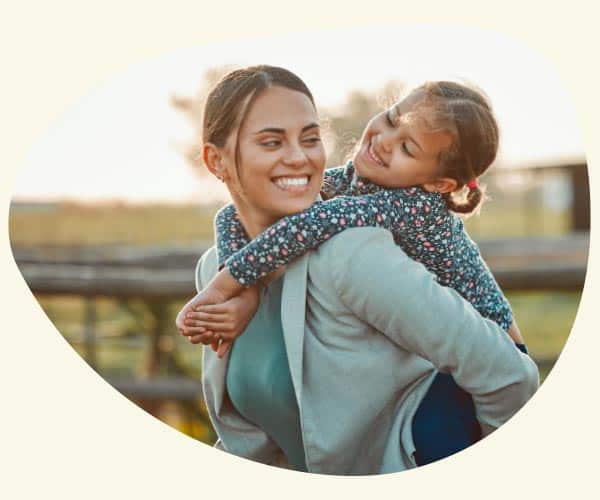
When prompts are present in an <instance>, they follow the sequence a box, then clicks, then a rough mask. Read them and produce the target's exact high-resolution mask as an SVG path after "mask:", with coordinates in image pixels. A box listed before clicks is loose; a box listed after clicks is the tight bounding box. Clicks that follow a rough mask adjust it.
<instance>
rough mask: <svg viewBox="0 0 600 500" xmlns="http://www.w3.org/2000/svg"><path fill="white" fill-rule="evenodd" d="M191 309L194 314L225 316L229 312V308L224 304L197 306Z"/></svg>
mask: <svg viewBox="0 0 600 500" xmlns="http://www.w3.org/2000/svg"><path fill="white" fill-rule="evenodd" d="M193 309H194V311H196V312H203V313H209V314H226V313H228V312H229V307H228V306H227V305H225V303H222V304H207V305H197V306H195V307H194V308H193Z"/></svg>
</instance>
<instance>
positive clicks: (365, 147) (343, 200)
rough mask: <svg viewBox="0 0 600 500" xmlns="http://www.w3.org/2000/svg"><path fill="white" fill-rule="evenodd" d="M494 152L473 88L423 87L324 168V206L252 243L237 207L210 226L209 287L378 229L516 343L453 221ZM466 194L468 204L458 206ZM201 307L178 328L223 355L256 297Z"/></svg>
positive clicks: (496, 294)
mask: <svg viewBox="0 0 600 500" xmlns="http://www.w3.org/2000/svg"><path fill="white" fill-rule="evenodd" d="M267 147H273V148H277V147H279V144H276V141H273V144H270V145H268V146H267ZM497 149H498V126H497V124H496V121H495V119H494V116H493V113H492V110H491V107H490V105H489V103H488V102H487V100H486V99H485V98H484V97H483V96H482V95H481V94H480V93H479V92H477V91H476V90H474V89H471V88H469V87H466V86H464V85H461V84H458V83H454V82H444V81H440V82H428V83H425V84H424V85H422V86H420V87H418V88H417V89H415V90H414V91H412V92H411V93H410V94H409V95H408V96H407V97H406V98H405V99H403V100H402V101H400V102H399V103H398V104H396V105H394V106H392V107H391V108H390V109H388V110H387V111H385V112H383V113H380V114H379V115H377V116H375V117H374V118H373V119H372V120H371V121H370V122H369V124H368V125H367V127H366V129H365V132H364V133H363V137H362V139H361V143H360V145H359V148H358V150H357V152H356V153H355V154H354V157H353V159H352V160H351V161H350V162H348V164H347V165H346V166H345V167H338V168H334V169H330V170H327V171H326V174H325V183H324V189H323V194H324V195H325V196H326V197H327V198H329V199H328V200H327V201H316V202H315V203H314V204H313V205H312V206H311V207H310V208H309V209H307V210H305V211H304V212H301V213H298V214H295V215H291V216H288V217H284V218H283V219H281V220H280V221H278V222H277V223H275V224H274V225H273V226H271V227H270V228H269V229H268V230H266V231H265V232H264V233H262V234H261V235H259V236H258V237H256V238H255V239H254V240H252V241H251V242H249V241H248V237H247V235H246V233H245V231H244V229H243V227H242V225H241V223H240V221H239V220H238V218H237V216H236V213H235V209H234V207H233V206H232V205H229V206H226V207H225V208H223V209H222V210H221V211H220V212H219V213H218V214H217V216H216V219H215V228H216V236H217V249H218V256H219V263H220V264H221V265H224V266H225V269H223V270H222V271H221V272H220V273H219V275H217V277H216V278H215V279H214V280H213V281H212V282H211V284H210V286H211V287H212V288H213V290H221V291H222V292H223V297H224V298H227V297H231V296H233V295H235V294H236V293H239V291H241V290H242V289H243V287H252V286H253V285H255V284H256V283H257V282H259V280H261V279H262V278H264V277H265V276H267V275H269V274H270V273H272V272H273V271H274V270H276V269H278V268H280V267H281V266H285V265H286V264H289V263H290V262H291V261H293V260H294V259H295V258H297V257H298V256H300V255H302V254H303V253H305V252H306V251H308V250H311V249H315V248H316V247H318V246H319V245H320V244H321V243H323V242H324V241H326V240H327V239H329V238H330V237H332V236H333V235H335V234H337V233H339V232H340V231H343V230H345V229H348V228H353V227H361V226H379V227H383V228H386V229H388V230H389V231H391V232H392V234H393V235H394V239H395V241H396V243H397V244H398V245H400V247H402V249H403V250H404V251H405V252H406V254H407V255H409V256H410V257H411V258H413V259H415V260H417V261H418V262H420V263H422V264H423V265H424V266H425V267H426V268H427V269H428V270H429V271H430V272H432V273H433V274H435V275H436V277H437V279H438V281H439V283H440V284H443V285H445V286H449V287H452V288H454V289H455V290H456V291H457V292H459V293H460V294H461V295H462V296H463V297H464V298H465V299H466V300H468V301H469V302H470V303H471V304H472V305H473V306H474V307H475V308H476V309H477V310H478V311H479V313H480V314H481V315H482V316H484V317H486V318H489V319H491V320H493V321H495V322H496V323H498V324H499V325H500V326H501V327H502V328H503V329H505V330H506V331H507V332H508V333H509V334H510V336H511V338H512V339H513V340H514V341H515V342H516V343H517V344H520V345H522V344H523V340H522V338H521V336H520V333H519V331H518V328H517V326H516V324H515V323H514V320H513V315H512V311H511V308H510V305H509V304H508V301H507V300H506V298H505V297H504V296H503V294H502V292H501V291H500V289H499V287H498V284H497V283H496V281H495V279H494V278H493V276H492V274H491V273H490V271H489V269H488V267H487V266H486V264H485V262H484V261H483V259H482V258H481V255H480V253H479V250H478V248H477V246H476V245H475V243H474V242H473V241H472V240H471V238H469V236H468V234H467V233H466V231H465V228H464V225H463V222H462V220H461V219H460V218H459V217H457V216H456V215H455V214H456V213H461V214H466V213H471V212H473V211H474V210H476V209H477V208H478V206H479V204H480V202H481V200H482V198H483V190H482V188H481V187H480V186H479V184H478V177H479V176H480V175H481V174H483V173H484V172H485V171H486V170H487V169H488V167H489V166H490V164H491V163H492V162H493V160H494V158H495V157H496V152H497ZM440 151H441V153H439V152H440ZM308 180H309V179H308V178H307V176H306V175H305V174H303V173H302V168H301V166H300V167H299V168H298V175H297V176H294V177H287V178H277V179H274V180H273V182H275V183H276V184H277V185H278V186H279V187H280V188H281V189H284V190H288V191H289V192H290V193H293V192H294V191H297V190H302V189H303V186H305V185H306V183H307V182H308ZM465 188H466V189H468V193H467V196H466V200H464V201H462V202H461V201H458V200H457V195H458V194H459V193H460V192H462V191H463V190H464V189H465ZM232 278H233V279H232ZM201 302H202V300H199V301H198V300H196V301H195V300H194V299H193V300H192V301H190V302H189V303H188V304H187V305H186V307H185V308H184V309H183V310H182V312H181V313H180V316H181V317H182V319H183V318H185V320H184V324H185V327H184V328H185V329H187V330H188V332H187V333H188V335H189V334H196V337H195V338H197V339H199V340H200V341H201V342H203V343H211V342H212V344H213V348H215V349H216V347H217V345H218V342H219V341H221V347H220V349H219V354H220V355H222V354H224V353H225V352H226V351H227V349H228V348H229V346H230V345H231V341H232V340H233V339H234V338H235V337H236V336H237V335H239V334H241V332H242V331H243V329H244V327H245V326H246V324H247V322H248V321H249V320H250V318H251V317H252V315H253V314H254V311H255V310H256V307H257V304H258V299H257V294H255V295H252V294H249V293H245V295H244V299H243V300H240V299H239V298H238V299H236V301H234V302H230V303H225V304H222V305H212V306H211V305H206V304H207V302H206V301H205V302H204V305H201V304H200V303H201ZM425 307H426V305H425ZM432 313H433V314H435V311H432ZM521 348H522V349H524V347H522V346H521Z"/></svg>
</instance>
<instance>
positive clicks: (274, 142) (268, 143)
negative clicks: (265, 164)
mask: <svg viewBox="0 0 600 500" xmlns="http://www.w3.org/2000/svg"><path fill="white" fill-rule="evenodd" d="M261 144H262V145H263V146H266V147H268V148H274V147H277V146H279V145H280V144H281V141H279V140H277V139H273V140H271V141H264V142H262V143H261Z"/></svg>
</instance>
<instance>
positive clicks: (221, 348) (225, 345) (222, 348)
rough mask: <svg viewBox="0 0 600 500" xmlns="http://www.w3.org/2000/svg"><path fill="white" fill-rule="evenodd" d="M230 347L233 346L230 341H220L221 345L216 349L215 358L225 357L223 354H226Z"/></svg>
mask: <svg viewBox="0 0 600 500" xmlns="http://www.w3.org/2000/svg"><path fill="white" fill-rule="evenodd" d="M232 345H233V341H232V340H224V341H222V342H221V345H219V348H218V349H217V357H219V358H222V357H223V356H225V354H227V352H228V351H229V349H231V346H232Z"/></svg>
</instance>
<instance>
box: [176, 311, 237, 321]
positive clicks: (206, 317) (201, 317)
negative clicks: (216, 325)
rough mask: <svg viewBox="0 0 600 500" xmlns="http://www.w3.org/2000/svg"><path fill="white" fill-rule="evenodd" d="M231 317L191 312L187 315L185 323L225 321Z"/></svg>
mask: <svg viewBox="0 0 600 500" xmlns="http://www.w3.org/2000/svg"><path fill="white" fill-rule="evenodd" d="M228 317H229V315H227V314H215V313H206V312H194V311H190V312H188V313H187V314H186V315H185V321H194V320H196V321H225V320H226V319H227V318H228Z"/></svg>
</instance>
